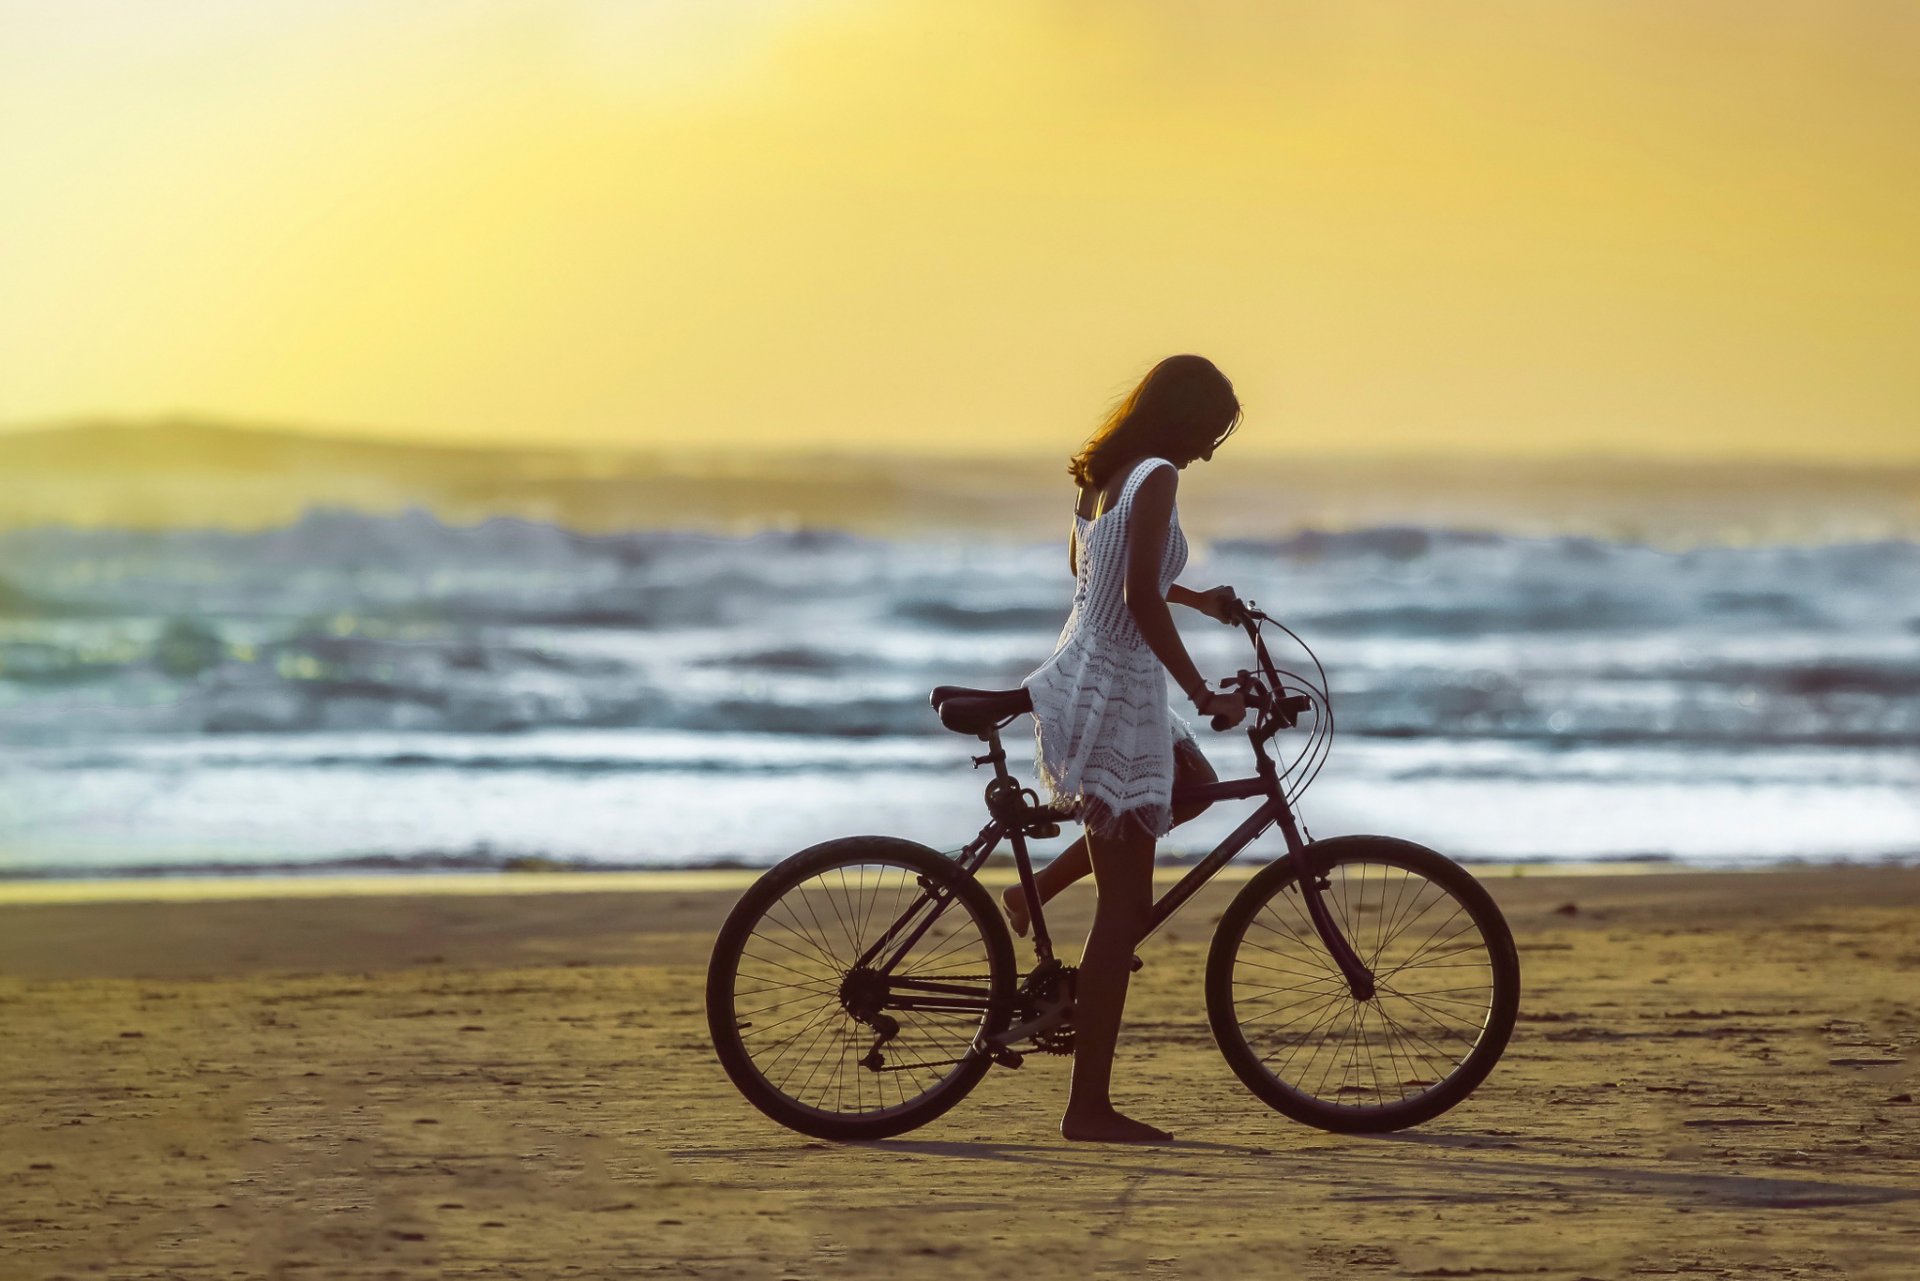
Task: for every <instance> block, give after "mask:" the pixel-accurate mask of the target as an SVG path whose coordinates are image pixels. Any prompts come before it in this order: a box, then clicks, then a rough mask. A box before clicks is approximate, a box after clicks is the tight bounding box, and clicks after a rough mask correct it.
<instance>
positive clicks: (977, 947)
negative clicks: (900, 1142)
mask: <svg viewBox="0 0 1920 1281" xmlns="http://www.w3.org/2000/svg"><path fill="white" fill-rule="evenodd" d="M922 875H923V873H922V872H921V871H920V870H919V869H918V868H915V867H913V866H911V865H909V864H906V863H895V862H891V861H889V860H886V859H884V858H866V859H861V860H857V861H851V862H847V863H843V864H835V865H833V866H831V867H828V868H825V869H823V870H819V871H815V872H813V873H811V874H810V875H808V876H807V877H805V878H803V879H802V880H799V881H797V882H795V883H794V884H793V885H791V886H789V887H788V888H787V889H786V890H784V891H783V892H782V893H781V894H780V896H779V897H778V898H776V899H774V900H773V901H772V902H771V903H770V904H768V906H767V908H766V909H765V910H764V911H763V912H762V913H761V914H760V915H759V917H758V918H757V919H755V920H754V922H753V924H752V928H751V930H750V931H749V932H748V933H747V934H746V936H745V938H744V940H743V942H742V944H741V950H740V957H739V961H738V963H737V964H736V966H735V968H734V978H733V990H732V1012H733V1019H734V1034H735V1035H736V1036H737V1037H738V1038H739V1041H740V1045H741V1048H742V1049H743V1050H744V1051H745V1057H746V1060H747V1062H748V1063H749V1064H751V1066H752V1068H753V1071H754V1072H755V1073H756V1074H758V1076H759V1077H760V1079H761V1081H762V1082H764V1083H765V1085H766V1086H767V1088H769V1089H770V1090H772V1091H773V1092H774V1093H776V1094H778V1095H780V1096H782V1097H783V1098H784V1099H785V1100H786V1101H787V1102H788V1103H790V1104H791V1105H792V1106H794V1107H797V1108H800V1109H802V1110H804V1111H807V1112H811V1113H813V1114H815V1115H818V1116H820V1117H823V1118H849V1117H858V1118H861V1119H868V1120H875V1121H878V1120H883V1119H886V1118H889V1117H892V1116H894V1115H897V1114H899V1113H901V1112H904V1111H907V1110H910V1109H912V1108H914V1107H916V1106H918V1105H920V1104H922V1103H924V1102H925V1101H926V1099H927V1097H928V1096H929V1095H932V1094H937V1093H938V1092H939V1091H940V1090H941V1089H942V1088H943V1087H944V1086H946V1085H947V1084H948V1083H949V1082H950V1081H952V1080H953V1079H954V1078H955V1077H956V1076H958V1075H959V1074H960V1073H961V1072H963V1071H964V1070H966V1067H967V1066H968V1064H970V1063H971V1062H972V1061H973V1060H974V1054H973V1042H974V1038H975V1037H976V1036H977V1035H978V1033H979V1031H980V1029H981V1025H982V1022H983V1019H984V1017H985V1016H984V1015H983V1014H980V1013H963V1012H956V1011H945V1010H926V1009H906V1008H901V1007H900V1005H899V1004H898V1003H897V1002H898V1000H899V999H900V998H898V997H897V996H889V995H887V992H888V988H887V985H886V984H885V983H884V982H881V983H878V984H876V982H875V980H874V977H873V975H872V973H871V970H870V969H866V968H863V967H857V966H856V962H857V961H858V960H859V958H860V956H861V955H862V953H864V952H865V951H866V950H867V948H868V947H869V945H871V944H872V943H874V942H875V941H877V940H878V939H879V938H881V936H882V935H884V934H885V932H886V930H887V929H888V927H889V926H891V925H892V924H893V923H894V921H895V920H897V919H898V918H899V917H900V916H901V914H902V913H904V912H906V911H907V910H908V909H909V908H910V907H912V906H913V905H914V904H915V903H916V902H917V901H920V900H923V899H924V897H925V890H924V889H923V887H922V885H921V877H922ZM883 955H884V953H883ZM856 971H857V972H856ZM892 974H893V976H894V977H895V978H905V979H910V980H918V981H922V982H930V983H936V984H940V985H943V986H945V987H950V988H952V989H953V990H954V991H955V992H967V991H973V992H977V993H978V995H979V997H980V998H981V999H983V1000H984V999H986V998H987V997H989V996H990V994H991V990H992V982H991V978H990V976H991V974H992V963H991V953H990V951H989V948H988V941H987V935H986V933H985V931H984V930H983V929H982V926H981V923H980V922H979V921H977V920H976V919H975V918H974V916H973V913H972V911H971V910H970V908H969V906H968V905H967V903H966V901H965V900H964V899H959V900H956V901H954V902H952V903H950V904H949V905H948V906H947V908H946V910H945V911H944V912H943V913H941V915H940V916H939V918H938V919H937V920H935V921H934V923H933V925H932V926H931V927H929V928H928V930H927V931H926V933H925V934H924V935H923V936H922V937H921V938H920V939H919V940H918V941H917V942H916V943H915V944H914V945H913V947H912V948H911V949H910V950H909V951H908V952H907V953H906V955H905V956H904V957H903V958H902V959H901V960H900V962H899V964H898V965H897V967H895V969H894V970H893V971H892ZM876 990H877V991H878V992H879V993H880V995H879V997H878V999H876V997H875V993H876ZM918 996H919V998H920V999H923V1000H924V999H927V995H926V994H925V993H919V994H918ZM909 999H911V998H909ZM962 999H965V998H962ZM856 1013H858V1014H860V1015H865V1016H866V1017H867V1018H868V1019H872V1018H873V1017H874V1016H875V1015H882V1016H884V1017H885V1018H890V1019H892V1020H893V1021H894V1023H895V1024H896V1025H897V1026H898V1032H897V1034H896V1035H894V1036H892V1037H890V1038H888V1039H886V1040H885V1041H884V1042H883V1043H882V1044H881V1045H880V1046H879V1049H880V1062H879V1064H878V1065H877V1066H876V1065H875V1064H873V1063H871V1062H867V1063H863V1060H865V1059H867V1057H868V1056H869V1055H870V1054H871V1052H872V1051H873V1049H874V1048H875V1042H876V1038H877V1037H878V1036H879V1029H877V1028H876V1027H875V1026H873V1024H872V1023H871V1022H867V1021H862V1019H861V1018H860V1017H856Z"/></svg>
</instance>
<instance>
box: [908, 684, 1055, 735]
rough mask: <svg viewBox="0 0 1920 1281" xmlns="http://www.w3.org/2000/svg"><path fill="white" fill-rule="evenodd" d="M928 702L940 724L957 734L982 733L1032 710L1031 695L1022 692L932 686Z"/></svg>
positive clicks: (961, 686) (1022, 690)
mask: <svg viewBox="0 0 1920 1281" xmlns="http://www.w3.org/2000/svg"><path fill="white" fill-rule="evenodd" d="M929 701H930V702H932V704H933V710H934V711H935V712H936V713H938V714H939V716H940V723H941V724H942V725H945V726H946V727H947V728H948V729H950V730H952V731H954V732H955V733H957V734H984V733H986V732H987V731H988V730H991V729H995V728H997V727H999V726H1000V725H1002V724H1004V723H1005V722H1007V721H1010V720H1012V719H1013V718H1014V717H1016V716H1018V715H1020V714H1021V713H1022V712H1030V711H1032V710H1033V695H1032V694H1030V693H1028V692H1027V691H1026V690H1025V689H968V688H967V687H966V686H964V685H936V686H934V690H933V697H932V699H930V700H929Z"/></svg>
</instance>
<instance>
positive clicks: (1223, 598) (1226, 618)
mask: <svg viewBox="0 0 1920 1281" xmlns="http://www.w3.org/2000/svg"><path fill="white" fill-rule="evenodd" d="M1192 604H1193V607H1194V608H1195V609H1197V610H1199V611H1200V612H1201V613H1203V614H1205V615H1206V616H1207V617H1208V618H1211V619H1213V620H1214V621H1215V622H1220V623H1225V624H1226V625H1227V626H1229V627H1238V626H1239V625H1240V624H1241V622H1242V621H1243V620H1244V619H1245V618H1246V616H1247V607H1246V605H1245V604H1244V603H1243V602H1242V601H1241V600H1240V598H1239V597H1238V596H1236V595H1234V594H1233V588H1231V587H1225V586H1222V587H1209V588H1208V589H1207V590H1206V591H1204V592H1195V593H1193V601H1192Z"/></svg>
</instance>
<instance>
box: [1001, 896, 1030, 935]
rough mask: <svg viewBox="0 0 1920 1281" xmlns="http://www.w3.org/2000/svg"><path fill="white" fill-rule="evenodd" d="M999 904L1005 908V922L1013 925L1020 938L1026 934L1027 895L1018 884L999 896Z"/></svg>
mask: <svg viewBox="0 0 1920 1281" xmlns="http://www.w3.org/2000/svg"><path fill="white" fill-rule="evenodd" d="M1000 904H1001V906H1003V907H1005V908H1006V909H1007V924H1009V925H1011V926H1013V932H1014V933H1015V934H1018V935H1019V936H1020V937H1021V938H1025V937H1026V936H1027V896H1026V894H1025V893H1023V892H1022V891H1021V889H1020V887H1019V886H1018V885H1016V886H1014V887H1013V888H1012V889H1010V890H1008V891H1007V892H1006V893H1005V894H1002V895H1001V896H1000Z"/></svg>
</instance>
